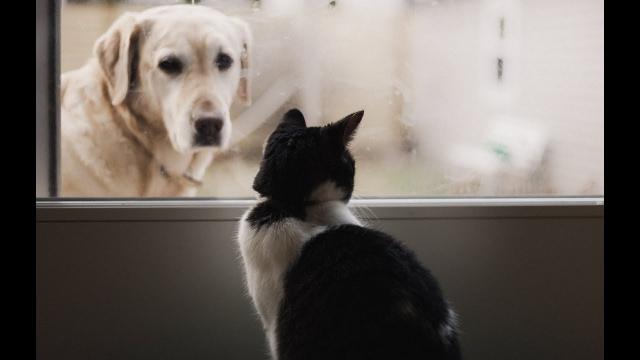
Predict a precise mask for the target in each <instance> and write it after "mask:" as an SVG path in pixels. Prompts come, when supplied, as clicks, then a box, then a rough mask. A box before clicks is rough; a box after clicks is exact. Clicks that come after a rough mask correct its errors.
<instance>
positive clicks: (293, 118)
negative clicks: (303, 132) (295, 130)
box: [280, 109, 307, 127]
mask: <svg viewBox="0 0 640 360" xmlns="http://www.w3.org/2000/svg"><path fill="white" fill-rule="evenodd" d="M280 124H286V125H294V126H300V127H307V123H306V122H305V121H304V115H302V112H301V111H300V110H298V109H291V110H289V111H287V113H286V114H284V116H283V117H282V121H281V122H280Z"/></svg>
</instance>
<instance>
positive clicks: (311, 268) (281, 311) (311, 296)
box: [238, 109, 460, 360]
mask: <svg viewBox="0 0 640 360" xmlns="http://www.w3.org/2000/svg"><path fill="white" fill-rule="evenodd" d="M362 116H363V112H362V111H360V112H357V113H354V114H351V115H349V116H347V117H345V118H344V119H342V120H340V121H338V122H335V123H333V124H330V125H327V126H324V127H307V126H306V123H305V120H304V116H303V115H302V113H301V112H300V111H299V110H297V109H293V110H290V111H289V112H287V113H286V114H285V115H284V117H283V119H282V121H281V123H280V124H279V125H278V127H277V128H276V130H275V131H274V132H273V133H272V134H271V136H270V137H269V139H268V141H267V145H266V147H265V151H264V156H263V159H262V162H261V164H260V170H259V172H258V174H257V175H256V177H255V180H254V183H253V188H254V190H256V191H257V192H258V193H259V194H260V195H261V197H262V199H261V200H260V201H259V202H258V203H257V204H256V205H255V206H254V207H253V208H251V209H249V210H248V211H247V212H246V213H245V214H244V216H243V217H242V220H241V222H240V228H239V233H238V243H239V246H240V252H241V254H242V259H243V262H244V268H245V274H246V280H247V287H248V289H249V294H250V295H251V298H252V300H253V302H254V305H255V307H256V309H257V311H258V314H259V315H260V318H261V320H262V325H263V327H264V330H265V332H266V335H267V339H268V342H269V348H270V351H271V356H272V358H273V359H279V360H289V359H300V360H302V359H305V360H306V359H309V360H312V359H323V360H325V359H459V358H460V350H459V344H458V335H457V330H456V320H455V314H454V313H453V311H452V310H451V309H450V308H449V306H448V305H447V303H446V301H445V300H444V299H443V295H442V292H441V290H440V287H439V285H438V283H437V281H436V279H435V278H434V277H433V276H432V275H431V273H430V272H429V271H428V270H427V269H425V268H424V267H423V266H422V265H420V263H419V262H418V260H417V259H416V257H415V255H414V254H413V253H412V252H411V251H409V250H408V249H406V248H405V247H404V246H403V245H401V244H400V243H399V242H398V241H396V240H394V239H393V238H392V237H391V236H389V235H387V234H384V233H382V232H379V231H376V230H372V229H368V228H366V227H363V226H362V225H361V223H360V222H359V220H358V219H357V218H356V217H355V216H354V215H353V214H352V213H351V212H350V211H349V209H348V208H347V203H348V201H349V199H350V198H351V193H352V191H353V186H354V175H355V162H354V159H353V157H352V156H351V154H350V152H349V149H348V144H349V142H350V141H351V139H352V138H353V136H354V134H355V131H356V129H357V127H358V125H359V124H360V121H361V120H362Z"/></svg>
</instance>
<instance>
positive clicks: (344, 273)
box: [278, 225, 459, 360]
mask: <svg viewBox="0 0 640 360" xmlns="http://www.w3.org/2000/svg"><path fill="white" fill-rule="evenodd" d="M456 336H457V335H456V333H455V319H454V318H453V314H452V312H450V310H449V308H448V306H447V304H446V303H445V301H444V299H443V296H442V292H441V290H440V287H439V285H438V283H437V281H436V280H435V278H434V277H433V276H432V275H431V273H430V272H429V270H427V269H426V268H425V267H423V266H422V265H421V264H420V262H419V261H418V260H417V258H416V257H415V255H414V254H413V253H412V252H411V251H409V250H408V249H407V248H406V247H405V246H403V245H402V244H401V243H399V242H398V241H396V240H395V239H394V238H392V237H391V236H389V235H387V234H385V233H382V232H380V231H376V230H373V229H368V228H365V227H362V226H357V225H340V226H334V227H330V228H329V229H327V230H326V231H324V232H322V233H320V234H318V235H316V236H314V237H312V238H311V239H309V240H308V241H307V242H306V243H305V245H304V246H303V247H302V249H301V252H300V255H299V257H298V258H297V259H296V261H295V262H294V263H293V264H292V266H291V267H290V269H289V271H288V273H287V275H286V277H285V281H284V297H283V301H282V304H281V309H280V316H279V319H278V339H279V340H280V342H281V343H280V345H279V352H280V357H279V359H280V360H285V359H329V358H331V359H414V358H416V359H417V358H420V359H457V358H459V350H458V344H457V338H456Z"/></svg>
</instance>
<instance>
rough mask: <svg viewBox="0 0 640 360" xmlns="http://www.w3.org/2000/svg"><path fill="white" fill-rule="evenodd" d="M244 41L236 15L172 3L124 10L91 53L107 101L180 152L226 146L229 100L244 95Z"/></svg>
mask: <svg viewBox="0 0 640 360" xmlns="http://www.w3.org/2000/svg"><path fill="white" fill-rule="evenodd" d="M250 40H251V34H250V31H249V29H248V26H247V25H246V24H245V23H244V22H242V21H241V20H238V19H234V18H230V17H227V16H225V15H223V14H221V13H219V12H217V11H215V10H213V9H211V8H208V7H204V6H194V5H174V6H164V7H158V8H153V9H150V10H147V11H144V12H141V13H138V14H131V13H127V14H124V15H123V16H122V17H120V19H118V20H117V21H116V22H115V23H114V25H113V26H112V27H111V29H109V31H107V33H106V34H105V35H103V36H102V37H101V38H100V39H99V40H98V41H97V43H96V47H95V53H96V56H97V58H98V61H99V62H100V64H101V67H102V69H103V72H104V74H105V78H106V79H107V84H108V87H109V93H110V95H111V100H112V103H113V104H114V105H123V106H127V107H129V108H130V110H131V111H132V113H133V114H134V115H135V116H136V117H137V118H140V121H145V122H147V124H146V125H147V126H148V127H149V128H152V129H156V130H160V131H163V132H164V135H166V136H167V137H168V138H169V140H170V141H171V144H172V146H173V148H174V149H175V150H176V151H178V152H180V153H188V152H192V151H198V150H200V149H204V148H208V147H225V146H226V145H227V144H228V142H229V138H230V136H231V120H230V116H229V108H230V106H231V104H232V102H233V100H234V98H236V97H238V98H239V99H240V100H242V101H244V102H245V103H248V102H249V100H250V94H249V75H248V68H249V49H250V46H251V44H250V43H251V41H250Z"/></svg>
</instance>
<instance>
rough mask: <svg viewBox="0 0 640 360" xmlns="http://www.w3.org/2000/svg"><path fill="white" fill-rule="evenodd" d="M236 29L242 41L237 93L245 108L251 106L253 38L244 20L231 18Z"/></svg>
mask: <svg viewBox="0 0 640 360" xmlns="http://www.w3.org/2000/svg"><path fill="white" fill-rule="evenodd" d="M231 21H232V22H233V24H234V25H235V27H236V31H237V33H238V39H239V41H240V46H241V50H240V82H239V83H238V90H237V91H236V96H237V98H238V99H239V100H240V101H241V103H242V104H244V105H245V106H249V105H251V66H250V65H251V51H252V49H253V37H252V35H251V29H250V28H249V25H248V24H247V23H246V22H244V21H243V20H240V19H237V18H231Z"/></svg>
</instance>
